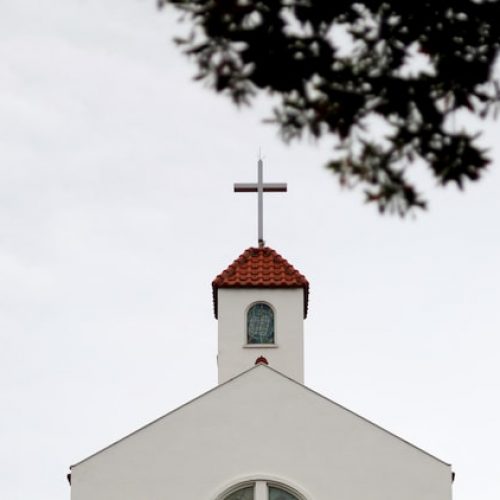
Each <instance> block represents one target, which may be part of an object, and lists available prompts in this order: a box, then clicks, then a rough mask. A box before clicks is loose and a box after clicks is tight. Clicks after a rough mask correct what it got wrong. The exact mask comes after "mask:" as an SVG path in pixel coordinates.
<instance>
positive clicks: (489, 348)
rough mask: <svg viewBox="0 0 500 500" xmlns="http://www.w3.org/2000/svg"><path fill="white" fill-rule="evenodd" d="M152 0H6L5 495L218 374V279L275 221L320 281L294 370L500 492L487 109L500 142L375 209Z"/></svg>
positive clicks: (62, 494)
mask: <svg viewBox="0 0 500 500" xmlns="http://www.w3.org/2000/svg"><path fill="white" fill-rule="evenodd" d="M175 20H176V15H175V14H173V13H172V12H171V11H166V12H161V13H160V12H158V11H157V10H156V9H155V5H154V1H153V0H106V1H105V2H103V1H102V0H47V1H46V2H39V1H38V0H3V1H2V2H1V8H0V60H1V61H2V64H1V65H0V90H1V92H0V117H1V120H0V340H1V345H0V391H1V394H0V470H1V474H0V497H1V498H2V499H5V500H27V499H37V500H64V499H69V494H70V489H69V486H68V484H67V482H66V479H65V475H66V473H67V472H68V468H69V466H70V465H71V464H72V463H75V462H77V461H79V460H81V459H83V458H85V457H86V456H87V455H89V454H91V453H93V452H95V451H97V450H98V449H100V448H102V447H104V446H106V445H107V444H109V443H110V442H112V441H114V440H116V439H118V438H120V437H122V436H123V435H125V434H127V433H129V432H131V431H132V430H134V429H136V428H137V427H140V426H142V425H144V424H145V423H147V422H149V421H151V420H153V419H154V418H157V417H158V416H160V415H162V414H164V413H166V412H167V411H169V410H171V409H173V408H175V407H176V406H178V405H180V404H182V403H184V402H186V401H187V400H189V399H191V398H193V397H195V396H197V395H198V394H200V393H201V392H203V391H205V390H208V389H210V388H211V387H213V386H214V385H215V384H216V376H217V373H216V360H215V356H216V350H217V346H216V328H217V324H216V320H215V319H214V317H213V312H212V297H211V286H210V284H211V280H212V279H213V278H214V277H215V276H216V274H218V273H219V272H220V271H222V270H223V269H224V268H225V267H226V266H227V265H228V264H230V263H231V262H232V261H233V260H234V259H235V258H236V257H237V256H238V255H239V254H240V253H241V252H242V251H243V250H245V249H246V248H247V247H249V246H251V245H254V244H255V243H256V200H255V196H254V195H250V194H234V193H232V183H233V182H235V181H237V182H251V181H253V180H254V179H255V177H256V160H257V156H258V150H259V148H262V151H263V153H264V157H265V174H264V175H265V178H266V179H267V180H268V181H275V182H288V185H289V192H288V193H287V194H272V195H269V196H268V197H267V199H266V200H265V229H264V231H265V235H264V236H265V239H266V242H267V243H268V244H269V245H270V246H272V247H273V248H274V249H276V250H277V251H278V252H279V253H281V254H282V255H283V256H284V257H285V258H287V259H288V260H289V261H290V262H291V263H292V264H293V265H294V266H295V267H296V268H298V269H299V270H300V271H301V272H302V273H304V274H305V275H306V276H307V278H308V279H309V281H310V283H311V295H310V314H309V317H308V319H307V320H306V325H305V330H306V333H305V335H306V338H305V343H306V359H305V362H306V383H307V384H308V385H309V386H310V387H312V388H313V389H315V390H318V391H320V392H321V393H323V394H324V395H326V396H328V397H329V398H332V399H333V400H335V401H337V402H339V403H341V404H343V405H345V406H347V407H348V408H350V409H352V410H354V411H356V412H358V413H360V414H362V415H363V416H365V417H366V418H368V419H370V420H372V421H374V422H376V423H378V424H379V425H381V426H383V427H385V428H387V429H388V430H390V431H392V432H394V433H396V434H398V435H400V436H402V437H403V438H405V439H407V440H408V441H410V442H412V443H414V444H416V445H417V446H419V447H421V448H424V449H425V450H427V451H429V452H430V453H432V454H434V455H436V456H438V457H439V458H441V459H443V460H445V461H447V462H451V463H452V464H453V469H454V470H455V471H456V473H457V476H456V481H455V485H454V498H455V500H472V499H473V500H497V499H498V496H499V494H500V457H499V452H498V450H499V449H500V432H499V429H498V427H499V426H498V423H499V422H500V403H499V394H500V365H499V362H498V358H499V350H500V319H499V311H498V310H499V306H500V291H499V290H500V287H499V283H500V267H499V255H500V225H499V224H498V214H499V213H500V173H499V172H500V167H499V165H498V163H499V162H500V149H499V146H498V131H499V126H500V123H498V122H497V123H485V124H484V125H483V128H484V136H483V143H484V144H485V146H488V147H489V148H490V149H491V152H492V156H493V157H494V158H495V162H494V164H493V166H492V168H491V169H490V171H489V172H488V173H487V174H486V175H485V176H484V179H483V180H482V181H481V182H480V183H477V184H475V185H471V186H468V188H467V190H466V192H465V194H464V193H461V192H459V191H457V190H456V189H454V188H451V189H449V190H446V191H444V190H441V189H437V188H435V187H434V181H432V180H431V179H428V178H427V177H426V176H425V172H422V173H420V172H419V174H418V176H417V177H418V178H419V179H420V180H421V182H422V185H423V187H424V188H426V189H428V196H429V198H430V211H428V212H424V213H421V214H417V216H416V217H413V218H408V219H406V220H401V219H399V218H395V217H381V216H379V215H378V214H377V213H376V210H375V209H374V207H370V206H366V205H364V204H363V203H362V196H361V195H360V194H359V193H356V192H348V191H343V190H340V189H339V188H338V186H337V183H336V180H335V179H334V178H333V177H332V176H331V175H330V174H329V173H328V172H327V171H326V170H325V169H324V168H323V166H322V165H324V163H325V162H326V160H327V159H328V155H329V153H330V148H331V144H330V143H329V142H328V141H325V142H322V143H320V144H314V143H312V142H309V141H305V142H304V143H302V144H297V145H293V146H291V147H287V146H285V145H283V144H282V143H281V142H280V140H279V138H278V137H277V135H276V131H275V130H274V129H273V128H272V127H270V126H268V125H264V124H262V118H265V117H266V116H267V113H268V104H267V103H266V102H265V101H264V100H261V101H259V102H258V103H256V105H255V106H254V107H253V108H252V109H247V110H237V109H235V108H234V107H233V106H232V104H231V103H230V102H229V101H228V100H226V99H225V98H223V97H220V96H216V95H215V94H214V93H213V92H212V91H210V90H208V89H206V88H204V87H203V85H201V84H199V83H195V82H193V81H192V79H191V77H192V75H193V74H194V71H195V69H194V67H193V66H191V65H190V63H189V61H188V60H186V59H185V58H184V57H183V56H182V55H181V54H180V53H179V52H178V50H177V49H176V48H175V47H174V46H173V44H172V42H171V39H172V37H173V36H174V35H175V34H177V35H178V34H182V33H183V32H185V30H186V29H187V27H186V26H183V25H181V24H177V23H176V21H175Z"/></svg>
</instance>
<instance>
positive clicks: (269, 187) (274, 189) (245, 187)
mask: <svg viewBox="0 0 500 500" xmlns="http://www.w3.org/2000/svg"><path fill="white" fill-rule="evenodd" d="M257 167H258V168H257V183H237V184H235V185H234V192H235V193H257V207H258V208H257V214H258V219H257V220H258V228H259V229H258V231H259V232H258V238H259V247H263V246H264V214H263V212H264V193H279V192H286V184H285V183H278V182H273V183H271V182H270V183H267V184H264V180H263V177H264V175H263V167H262V160H261V159H259V161H258V162H257Z"/></svg>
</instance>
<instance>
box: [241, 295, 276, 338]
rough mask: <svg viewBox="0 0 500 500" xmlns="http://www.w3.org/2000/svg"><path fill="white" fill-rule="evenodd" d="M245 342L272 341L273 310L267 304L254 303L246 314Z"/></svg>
mask: <svg viewBox="0 0 500 500" xmlns="http://www.w3.org/2000/svg"><path fill="white" fill-rule="evenodd" d="M247 342H248V343H249V344H273V343H274V312H273V310H272V309H271V307H269V306H268V305H267V304H263V303H258V304H254V305H253V306H252V307H251V308H250V309H249V310H248V315H247Z"/></svg>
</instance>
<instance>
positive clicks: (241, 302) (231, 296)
mask: <svg viewBox="0 0 500 500" xmlns="http://www.w3.org/2000/svg"><path fill="white" fill-rule="evenodd" d="M218 294H219V295H218V335H219V339H218V345H219V352H218V357H217V363H218V370H219V383H222V382H225V381H226V380H228V379H230V378H232V377H235V376H236V375H238V374H240V373H241V372H243V371H245V370H247V369H248V368H250V367H252V366H253V365H254V363H255V360H256V359H257V358H258V357H259V356H261V355H262V356H264V357H265V358H267V360H268V361H269V362H270V365H271V366H273V367H274V368H276V369H277V370H278V371H280V372H281V373H284V374H286V375H288V376H289V377H292V378H293V379H294V380H297V381H299V382H303V381H304V338H303V337H304V326H303V325H304V316H303V314H304V291H303V289H302V288H292V289H286V288H285V289H270V288H221V289H219V291H218ZM255 302H267V303H269V304H270V305H271V306H272V308H273V309H274V311H275V318H274V319H275V336H276V345H274V346H259V347H257V346H252V345H247V343H246V311H247V310H248V307H249V306H250V305H251V304H253V303H255Z"/></svg>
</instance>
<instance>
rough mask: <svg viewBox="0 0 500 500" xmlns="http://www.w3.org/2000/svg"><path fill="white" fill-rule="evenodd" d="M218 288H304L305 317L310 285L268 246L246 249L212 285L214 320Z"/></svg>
mask: <svg viewBox="0 0 500 500" xmlns="http://www.w3.org/2000/svg"><path fill="white" fill-rule="evenodd" d="M219 288H303V289H304V317H306V316H307V303H308V296H309V283H308V281H307V279H306V278H305V277H304V276H303V275H302V274H301V273H299V271H297V270H296V269H295V268H294V267H293V266H292V265H291V264H290V263H289V262H288V261H287V260H286V259H284V258H283V257H282V256H281V255H279V254H278V253H277V252H276V251H275V250H273V249H272V248H269V247H251V248H247V249H246V250H245V251H244V252H243V253H242V254H241V255H240V256H239V257H238V258H237V259H236V260H235V261H234V262H233V263H232V264H231V265H230V266H229V267H228V268H227V269H226V270H224V271H223V272H222V273H220V274H219V275H218V276H217V277H216V278H215V279H214V281H213V282H212V289H213V298H214V313H215V317H217V290H218V289H219Z"/></svg>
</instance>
